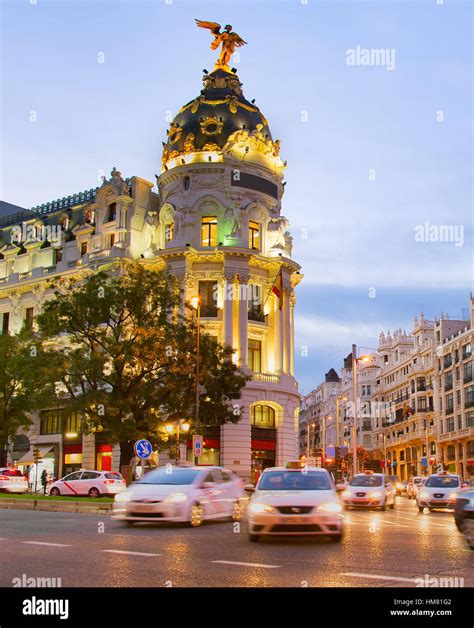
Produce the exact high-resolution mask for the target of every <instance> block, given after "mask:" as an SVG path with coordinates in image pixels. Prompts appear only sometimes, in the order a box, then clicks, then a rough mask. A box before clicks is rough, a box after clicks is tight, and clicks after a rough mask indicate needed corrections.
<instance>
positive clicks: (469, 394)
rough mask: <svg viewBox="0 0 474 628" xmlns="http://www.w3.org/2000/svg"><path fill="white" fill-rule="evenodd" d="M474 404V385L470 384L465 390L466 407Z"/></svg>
mask: <svg viewBox="0 0 474 628" xmlns="http://www.w3.org/2000/svg"><path fill="white" fill-rule="evenodd" d="M473 406H474V386H468V387H467V388H466V389H465V390H464V407H465V408H472V407H473Z"/></svg>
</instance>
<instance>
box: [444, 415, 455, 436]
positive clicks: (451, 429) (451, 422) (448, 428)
mask: <svg viewBox="0 0 474 628" xmlns="http://www.w3.org/2000/svg"><path fill="white" fill-rule="evenodd" d="M446 431H447V432H454V417H453V416H452V417H449V419H446Z"/></svg>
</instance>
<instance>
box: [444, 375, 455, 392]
mask: <svg viewBox="0 0 474 628" xmlns="http://www.w3.org/2000/svg"><path fill="white" fill-rule="evenodd" d="M452 387H453V372H452V371H449V372H448V373H446V375H445V376H444V390H451V389H452Z"/></svg>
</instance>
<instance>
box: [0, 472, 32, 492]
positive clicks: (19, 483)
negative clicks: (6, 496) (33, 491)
mask: <svg viewBox="0 0 474 628" xmlns="http://www.w3.org/2000/svg"><path fill="white" fill-rule="evenodd" d="M27 490H28V480H27V479H26V478H25V476H24V475H23V473H22V472H21V471H20V470H19V469H12V468H8V467H3V468H0V491H5V492H6V493H26V492H27Z"/></svg>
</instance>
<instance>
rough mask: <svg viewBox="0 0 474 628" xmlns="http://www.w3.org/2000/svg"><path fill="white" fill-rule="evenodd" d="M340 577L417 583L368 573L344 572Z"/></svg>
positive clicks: (406, 579)
mask: <svg viewBox="0 0 474 628" xmlns="http://www.w3.org/2000/svg"><path fill="white" fill-rule="evenodd" d="M340 575H341V576H350V577H351V578H368V579H369V580H394V581H396V582H417V578H402V577H401V576H381V575H380V576H378V575H375V574H370V573H353V572H351V571H346V572H344V573H341V574H340Z"/></svg>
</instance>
